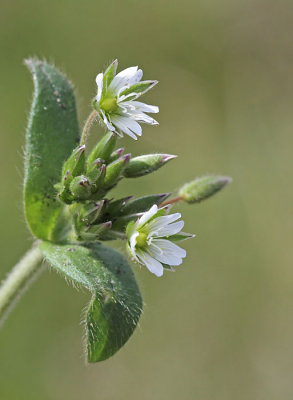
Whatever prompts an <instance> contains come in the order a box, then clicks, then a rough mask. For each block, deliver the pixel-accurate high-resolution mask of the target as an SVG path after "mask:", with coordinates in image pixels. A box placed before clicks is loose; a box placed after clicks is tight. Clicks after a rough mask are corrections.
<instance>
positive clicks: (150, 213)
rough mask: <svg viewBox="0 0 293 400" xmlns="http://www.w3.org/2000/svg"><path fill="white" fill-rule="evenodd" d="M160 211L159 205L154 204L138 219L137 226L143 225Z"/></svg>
mask: <svg viewBox="0 0 293 400" xmlns="http://www.w3.org/2000/svg"><path fill="white" fill-rule="evenodd" d="M157 212H158V206H157V205H156V204H154V205H153V206H152V207H151V208H150V209H149V210H148V211H146V212H145V213H144V214H143V216H142V217H140V219H139V220H138V221H137V227H138V228H140V227H142V226H143V225H144V224H145V223H146V222H147V221H148V220H149V219H151V218H152V217H153V216H154V215H155V214H156V213H157Z"/></svg>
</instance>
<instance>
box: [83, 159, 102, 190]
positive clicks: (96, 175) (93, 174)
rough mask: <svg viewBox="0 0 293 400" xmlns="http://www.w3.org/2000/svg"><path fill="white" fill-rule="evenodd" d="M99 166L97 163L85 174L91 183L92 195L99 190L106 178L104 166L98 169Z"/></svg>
mask: <svg viewBox="0 0 293 400" xmlns="http://www.w3.org/2000/svg"><path fill="white" fill-rule="evenodd" d="M99 165H100V164H99V163H97V164H96V166H94V167H93V168H92V169H91V170H90V171H89V172H88V174H87V177H88V178H89V180H90V183H91V191H92V193H96V192H97V191H98V190H99V189H101V187H102V185H103V182H104V178H105V176H106V169H107V167H106V165H105V164H102V166H101V167H99Z"/></svg>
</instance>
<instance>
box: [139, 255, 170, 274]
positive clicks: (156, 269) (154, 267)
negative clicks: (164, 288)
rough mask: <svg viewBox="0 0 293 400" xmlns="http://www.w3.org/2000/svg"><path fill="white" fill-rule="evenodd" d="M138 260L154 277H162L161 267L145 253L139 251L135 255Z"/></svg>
mask: <svg viewBox="0 0 293 400" xmlns="http://www.w3.org/2000/svg"><path fill="white" fill-rule="evenodd" d="M137 256H138V258H139V259H140V261H141V262H142V263H143V264H145V266H146V267H147V268H148V270H149V271H151V272H152V273H153V274H155V275H156V276H162V275H163V272H164V267H163V265H162V264H161V263H160V262H159V261H157V260H156V259H154V258H153V257H151V256H150V255H149V254H147V253H145V252H144V251H139V252H138V253H137Z"/></svg>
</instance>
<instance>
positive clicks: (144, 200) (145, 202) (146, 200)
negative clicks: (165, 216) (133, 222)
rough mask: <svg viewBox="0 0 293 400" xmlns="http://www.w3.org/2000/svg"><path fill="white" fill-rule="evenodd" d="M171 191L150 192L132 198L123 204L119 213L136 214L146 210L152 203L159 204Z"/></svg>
mask: <svg viewBox="0 0 293 400" xmlns="http://www.w3.org/2000/svg"><path fill="white" fill-rule="evenodd" d="M170 194H171V193H162V194H152V195H148V196H143V197H139V198H137V199H132V200H130V201H129V202H127V203H126V204H125V207H123V209H122V210H121V214H120V215H127V214H136V213H142V212H145V211H148V210H149V209H150V208H151V207H152V206H153V205H154V204H156V205H157V206H159V205H160V204H161V203H162V202H163V201H165V200H166V199H167V198H168V197H169V196H170Z"/></svg>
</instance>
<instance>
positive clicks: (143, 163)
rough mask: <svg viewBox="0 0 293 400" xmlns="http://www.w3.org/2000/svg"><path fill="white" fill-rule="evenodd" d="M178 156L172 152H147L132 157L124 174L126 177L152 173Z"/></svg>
mask: <svg viewBox="0 0 293 400" xmlns="http://www.w3.org/2000/svg"><path fill="white" fill-rule="evenodd" d="M176 157H177V156H174V155H171V154H146V155H143V156H138V157H134V158H131V160H130V161H129V164H128V165H127V167H126V168H125V170H124V173H123V175H124V176H125V177H126V178H138V177H140V176H144V175H147V174H150V173H152V172H154V171H156V170H157V169H159V168H161V167H162V166H163V165H165V164H166V163H167V162H168V161H170V160H173V159H174V158H176Z"/></svg>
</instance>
